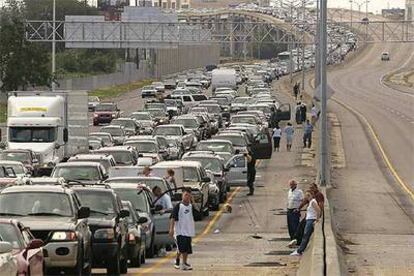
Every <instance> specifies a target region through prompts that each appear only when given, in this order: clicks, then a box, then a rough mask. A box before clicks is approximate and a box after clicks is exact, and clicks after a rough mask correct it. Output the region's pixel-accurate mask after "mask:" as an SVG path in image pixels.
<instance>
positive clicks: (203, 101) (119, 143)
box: [0, 64, 290, 275]
mask: <svg viewBox="0 0 414 276" xmlns="http://www.w3.org/2000/svg"><path fill="white" fill-rule="evenodd" d="M266 66H269V65H266V64H260V65H257V66H256V67H250V68H249V67H247V66H246V67H239V68H236V69H234V68H233V69H234V71H238V74H240V75H244V76H245V77H244V78H245V80H246V81H247V82H246V83H245V87H247V90H243V89H236V90H235V89H232V88H226V87H217V88H216V89H215V91H214V93H213V95H211V96H210V97H208V96H207V94H208V93H207V90H206V89H205V88H204V87H206V86H207V84H203V85H202V86H200V87H199V88H197V93H196V91H195V90H194V89H193V90H191V91H192V92H185V93H184V92H174V91H175V90H174V91H172V92H171V93H170V94H169V95H168V96H165V97H164V98H163V99H160V100H149V101H148V102H147V103H146V104H145V105H144V108H143V110H137V111H135V112H132V113H131V115H130V117H122V116H121V111H120V110H119V109H118V108H117V107H116V104H115V103H99V104H98V105H97V106H96V107H95V112H100V108H98V107H99V106H100V105H107V106H111V107H110V108H108V109H109V110H112V111H115V112H117V113H119V116H113V117H112V115H111V116H108V117H109V118H111V120H110V124H109V125H105V126H102V127H101V129H100V130H99V131H96V132H91V133H90V134H89V152H84V153H79V154H76V155H74V156H71V157H70V158H68V159H67V160H65V162H60V163H58V164H56V166H55V167H54V169H53V171H52V173H51V175H50V177H33V176H34V174H31V173H29V172H28V170H29V168H31V166H30V165H28V164H26V163H24V162H23V161H25V160H27V159H32V161H33V162H34V161H35V160H34V159H35V157H30V151H27V150H25V151H23V152H24V154H25V157H24V158H23V157H22V158H17V155H18V154H17V153H19V154H20V152H19V151H18V150H13V151H10V150H5V151H3V152H1V153H0V165H3V168H4V170H5V172H9V173H10V175H13V176H16V177H15V178H14V180H16V179H17V174H23V175H25V177H24V178H20V181H17V182H16V181H15V182H14V183H13V184H12V185H10V183H11V182H9V183H8V184H7V185H4V186H2V189H1V192H0V217H1V219H0V237H1V238H2V242H4V244H2V243H1V242H0V254H2V253H4V254H15V253H12V252H15V251H16V252H17V248H19V251H18V252H20V253H19V254H20V255H16V258H14V260H15V263H16V265H15V267H18V268H19V273H25V274H26V275H30V274H32V275H35V274H36V275H37V274H41V273H40V271H42V272H43V271H44V272H46V273H47V274H58V273H60V272H62V271H64V272H65V273H69V274H75V275H88V274H90V273H91V269H92V268H106V270H107V273H108V274H111V275H116V274H120V273H126V272H127V270H128V267H139V266H141V265H142V264H143V263H145V259H146V258H151V257H154V256H156V255H157V254H159V252H160V251H161V250H162V249H163V248H166V249H171V248H173V246H174V241H173V240H171V239H170V237H169V236H168V227H169V216H170V210H165V209H163V208H162V206H160V205H158V204H157V201H158V198H159V197H156V196H155V195H154V193H153V189H154V188H155V187H156V186H157V187H159V188H160V189H161V191H162V193H164V194H168V195H169V196H170V198H171V199H172V202H173V204H176V203H177V202H179V201H180V199H181V190H182V189H183V188H185V187H186V188H188V187H190V188H191V190H192V193H193V198H194V208H195V210H194V215H195V219H196V220H202V219H203V218H204V217H206V216H208V215H209V212H210V211H211V210H213V211H214V210H218V209H219V207H220V204H222V203H223V202H225V200H226V198H227V193H228V192H229V191H230V188H231V186H232V185H245V184H246V180H247V162H246V159H245V156H244V154H245V153H247V152H251V153H252V154H254V155H255V156H256V158H258V159H268V158H270V157H271V154H272V150H271V147H272V143H271V137H270V133H269V130H268V122H267V121H268V119H269V115H270V114H268V113H267V112H266V111H267V109H265V108H264V109H263V110H262V109H260V108H259V107H260V106H259V105H258V104H264V105H266V106H267V107H269V108H274V109H275V110H279V111H280V116H281V117H280V119H281V120H284V119H286V120H288V119H290V110H289V111H281V110H280V107H281V106H283V104H279V103H278V101H277V99H275V98H274V96H272V95H271V93H270V88H269V85H268V84H267V83H266V82H265V81H263V79H264V78H265V77H264V74H262V73H260V70H257V68H258V67H261V68H263V67H266ZM269 70H270V71H272V69H271V67H270V69H269ZM258 72H259V73H258ZM253 78H255V79H256V81H255V82H254V83H249V82H248V80H249V79H253ZM259 79H262V81H259ZM193 82H194V81H193ZM188 83H190V82H189V81H187V84H188ZM185 84H186V82H184V83H183V84H182V87H184V85H185ZM259 87H262V88H264V89H262V90H260V91H259V90H257V88H259ZM182 91H183V89H182ZM188 91H190V90H188ZM239 91H247V93H248V95H249V96H244V95H243V97H244V98H245V99H246V101H247V100H250V102H248V103H247V104H246V105H245V107H241V108H240V109H239V110H238V111H236V110H234V109H233V110H232V105H233V103H236V102H238V101H237V100H238V99H239V98H242V97H241V95H239V93H240V94H241V93H242V92H239ZM187 93H188V94H187ZM184 96H192V97H191V98H192V99H195V98H196V99H197V101H196V102H195V103H194V102H193V101H191V102H189V101H185V100H184V98H183V97H184ZM194 96H196V97H194ZM201 96H202V97H201ZM264 99H266V102H264V101H262V100H264ZM171 101H173V102H174V103H176V104H175V105H174V106H177V107H180V108H177V110H176V112H175V113H174V114H172V113H170V114H169V113H168V110H167V105H168V104H170V103H169V102H171ZM253 103H256V104H253ZM250 106H256V108H257V109H252V108H250ZM154 110H157V113H156V114H159V115H161V114H163V119H162V121H161V120H160V119H159V118H156V116H154V114H155V112H152V111H154ZM98 117H99V116H98ZM94 118H95V116H94ZM103 122H106V121H102V123H103ZM99 123H101V122H99ZM22 154H23V153H22ZM2 162H3V163H2ZM148 167H149V168H150V172H151V173H150V175H148V174H147V175H144V174H143V171H144V170H145V169H147V168H148ZM33 170H34V168H33ZM170 170H173V171H174V173H175V176H174V179H175V181H169V180H168V178H166V176H167V174H168V171H170ZM2 223H5V224H8V225H9V226H8V227H14V230H15V232H13V233H14V234H15V237H12V236H11V235H9V236H6V230H4V231H3V230H2V227H1V226H2ZM19 233H20V234H19ZM19 235H20V236H23V238H19ZM16 237H17V238H16ZM9 245H11V247H12V249H10V246H9ZM13 248H15V249H16V250H14V249H13ZM102 252H105V254H102ZM16 254H17V253H16ZM7 269H9V270H10V269H12V268H10V267H7V265H4V266H1V265H0V272H2V273H3V272H5V271H7ZM12 274H13V273H12Z"/></svg>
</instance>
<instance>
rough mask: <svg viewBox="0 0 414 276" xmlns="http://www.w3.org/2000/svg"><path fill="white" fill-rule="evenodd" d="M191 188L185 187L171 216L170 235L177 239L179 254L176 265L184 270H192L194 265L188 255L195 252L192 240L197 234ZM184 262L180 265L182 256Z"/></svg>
mask: <svg viewBox="0 0 414 276" xmlns="http://www.w3.org/2000/svg"><path fill="white" fill-rule="evenodd" d="M191 201H192V198H191V189H189V188H185V189H183V194H182V200H181V202H180V203H178V204H177V205H175V207H174V208H173V210H172V213H171V216H170V229H169V235H170V237H171V238H174V236H175V239H176V242H177V256H176V259H175V263H174V267H175V268H176V269H182V270H192V269H193V268H192V266H191V265H190V264H189V263H188V262H187V260H188V255H189V254H192V253H193V250H192V246H191V242H192V238H193V237H194V236H195V226H194V225H195V224H194V217H193V206H192V204H191ZM181 256H182V257H183V258H182V260H183V262H182V263H181V265H180V258H181Z"/></svg>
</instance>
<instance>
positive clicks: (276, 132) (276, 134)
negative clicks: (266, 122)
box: [272, 124, 282, 151]
mask: <svg viewBox="0 0 414 276" xmlns="http://www.w3.org/2000/svg"><path fill="white" fill-rule="evenodd" d="M272 137H273V146H274V151H279V147H280V139H281V138H282V130H281V129H280V127H279V124H276V126H275V128H274V129H273V135H272Z"/></svg>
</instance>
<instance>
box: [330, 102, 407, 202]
mask: <svg viewBox="0 0 414 276" xmlns="http://www.w3.org/2000/svg"><path fill="white" fill-rule="evenodd" d="M332 100H333V101H335V102H336V103H338V104H339V105H341V106H342V107H344V108H345V109H348V110H349V111H351V112H352V113H354V115H356V116H357V117H359V118H360V119H361V120H362V121H363V122H364V123H365V124H366V125H367V126H368V129H369V131H370V133H371V135H372V137H373V138H374V141H375V143H376V144H377V147H378V149H379V151H380V153H381V156H382V159H383V160H384V162H385V164H386V165H387V167H388V169H389V170H390V171H391V174H392V175H393V176H394V178H395V179H396V180H397V182H398V183H399V184H400V186H401V187H402V188H403V190H405V191H406V192H407V193H408V195H409V196H410V197H411V199H412V200H414V191H413V190H412V188H411V187H410V186H409V185H407V184H406V183H405V182H404V181H403V180H402V178H401V177H400V176H399V174H398V173H397V170H396V169H395V168H394V166H393V165H392V163H391V161H390V158H389V157H388V155H387V154H386V153H385V150H384V148H383V146H382V144H381V142H380V140H379V138H378V135H377V133H376V132H375V130H374V128H373V127H372V125H371V124H370V123H369V121H368V119H367V118H366V117H365V116H364V115H362V113H361V112H359V111H357V110H355V109H354V108H352V107H350V106H349V105H347V104H345V103H343V102H342V101H340V100H338V99H336V98H335V97H332Z"/></svg>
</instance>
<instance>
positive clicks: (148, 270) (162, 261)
mask: <svg viewBox="0 0 414 276" xmlns="http://www.w3.org/2000/svg"><path fill="white" fill-rule="evenodd" d="M240 190H241V187H237V188H236V189H235V190H234V191H233V192H232V193H231V194H230V196H229V197H228V198H227V200H226V202H225V203H224V204H223V205H222V206H221V208H220V210H219V211H218V212H217V213H216V214H215V215H214V216H213V218H212V219H211V220H210V221H209V223H208V224H207V225H206V226H205V228H204V230H203V232H201V233H200V234H198V235H197V236H196V237H195V238H194V239H193V244H196V243H197V242H198V241H200V240H201V239H202V238H203V237H204V236H205V235H207V234H208V233H209V232H210V230H211V228H212V227H213V226H214V224H215V223H216V222H217V220H219V218H220V217H221V215H222V214H223V212H224V210H225V208H224V206H225V205H226V204H228V203H231V201H232V200H233V198H234V197H235V196H236V195H237V194H238V193H239V192H240ZM175 256H176V252H175V251H174V252H173V251H171V252H170V253H168V254H167V256H165V257H163V258H161V259H159V260H157V261H156V262H155V263H154V264H152V265H151V266H150V267H148V268H146V269H143V270H142V271H140V272H138V273H137V274H135V275H140V274H146V273H151V272H154V270H156V269H157V268H159V267H160V266H162V265H163V264H166V263H167V262H168V261H169V260H171V259H173V258H174V257H175Z"/></svg>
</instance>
